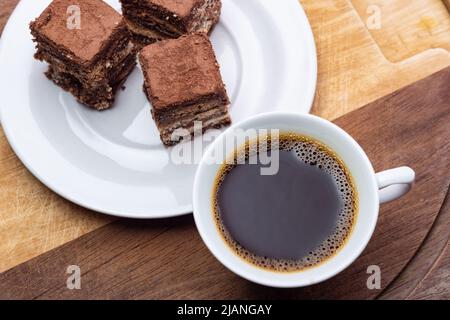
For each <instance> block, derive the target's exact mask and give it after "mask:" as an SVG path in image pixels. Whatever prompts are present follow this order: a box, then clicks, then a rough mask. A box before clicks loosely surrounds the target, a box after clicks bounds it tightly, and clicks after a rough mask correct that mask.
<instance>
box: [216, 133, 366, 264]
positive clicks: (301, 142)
mask: <svg viewBox="0 0 450 320" xmlns="http://www.w3.org/2000/svg"><path fill="white" fill-rule="evenodd" d="M257 145H258V144H257V142H255V143H254V145H252V143H250V144H248V145H246V147H243V148H241V149H240V150H239V151H238V152H237V153H236V154H235V156H234V160H235V161H234V164H225V165H224V166H223V167H222V169H221V171H220V172H219V174H218V176H217V179H216V187H215V190H214V193H213V197H214V213H215V218H216V222H217V226H218V228H219V230H220V232H221V234H222V236H223V237H224V239H225V241H226V242H227V243H228V245H229V246H230V247H231V248H232V249H233V250H234V251H235V252H236V253H237V254H238V255H239V256H240V257H242V258H244V259H245V260H247V261H249V262H251V263H253V264H255V265H257V266H259V267H262V268H266V269H270V270H274V271H283V272H291V271H298V270H302V269H305V268H308V267H312V266H315V265H317V264H319V263H321V262H323V261H324V260H326V259H328V258H329V257H331V256H332V255H334V254H335V253H336V252H337V251H338V250H339V249H340V248H341V247H342V246H343V244H344V243H345V241H346V239H347V238H348V236H349V234H350V232H351V230H352V227H353V224H354V221H355V218H356V211H357V201H356V199H357V197H356V190H355V187H354V185H353V182H352V178H351V176H350V175H349V173H348V170H347V169H346V168H345V166H344V164H343V162H342V161H341V160H340V159H339V158H338V157H337V156H336V155H335V153H333V152H332V151H331V150H330V149H329V148H328V147H326V146H324V145H323V144H321V143H319V142H317V141H315V140H312V139H310V138H308V137H304V136H300V135H297V134H293V133H282V134H281V135H280V138H279V144H278V146H277V147H276V148H275V149H274V150H271V151H270V152H279V170H278V173H277V174H275V175H261V170H260V169H261V167H264V165H262V164H261V163H260V162H259V161H258V160H257V159H258V158H259V154H258V147H257ZM255 157H256V158H255ZM242 158H244V159H246V160H247V161H246V164H236V163H242V162H238V160H239V159H241V160H242ZM250 160H253V161H254V162H251V161H250ZM248 163H257V164H248Z"/></svg>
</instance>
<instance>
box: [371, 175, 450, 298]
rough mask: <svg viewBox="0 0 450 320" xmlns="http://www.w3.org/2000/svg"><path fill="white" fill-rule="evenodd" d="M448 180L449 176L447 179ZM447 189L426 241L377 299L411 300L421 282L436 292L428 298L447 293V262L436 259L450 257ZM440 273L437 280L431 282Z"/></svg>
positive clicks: (449, 268)
mask: <svg viewBox="0 0 450 320" xmlns="http://www.w3.org/2000/svg"><path fill="white" fill-rule="evenodd" d="M449 179H450V178H449ZM449 239H450V190H449V191H448V192H447V196H446V198H445V201H444V204H443V205H442V208H441V209H440V212H439V215H438V217H437V218H436V220H435V221H434V224H433V227H432V229H431V230H430V232H429V233H428V235H427V237H426V239H425V241H424V242H423V244H422V245H421V246H420V248H419V250H418V251H417V253H416V254H415V255H414V257H413V259H411V261H410V262H409V264H408V265H407V266H406V268H405V269H404V270H402V272H401V273H400V274H399V275H398V276H397V278H396V279H395V280H394V281H393V282H392V283H391V284H390V285H389V286H388V287H387V288H386V290H385V291H384V292H383V293H382V294H381V295H380V296H379V298H380V299H413V298H414V297H416V296H417V293H418V292H420V289H419V288H420V287H422V286H423V284H424V283H426V284H427V285H428V288H427V290H434V292H435V293H436V294H435V295H430V296H429V297H430V298H434V299H442V296H443V295H445V294H450V279H449V277H448V275H449V274H450V264H447V265H446V266H444V265H441V264H440V263H439V261H446V260H448V259H449V257H448V256H450V250H449V248H448V246H449ZM443 268H446V271H445V272H446V274H440V270H442V269H443ZM436 271H439V272H437V273H438V274H439V281H435V282H430V281H428V280H427V279H429V278H431V279H433V278H434V277H436V276H437V275H436V274H435V272H436ZM436 287H439V289H437V288H436Z"/></svg>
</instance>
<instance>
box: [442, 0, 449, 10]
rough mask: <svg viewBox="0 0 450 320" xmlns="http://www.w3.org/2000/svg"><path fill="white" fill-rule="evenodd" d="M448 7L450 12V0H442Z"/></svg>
mask: <svg viewBox="0 0 450 320" xmlns="http://www.w3.org/2000/svg"><path fill="white" fill-rule="evenodd" d="M442 1H443V2H444V4H445V6H446V7H447V10H448V12H450V0H442Z"/></svg>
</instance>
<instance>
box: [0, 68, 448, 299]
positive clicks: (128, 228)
mask: <svg viewBox="0 0 450 320" xmlns="http://www.w3.org/2000/svg"><path fill="white" fill-rule="evenodd" d="M449 85H450V68H447V69H445V70H443V71H441V72H439V73H437V74H434V75H432V76H431V77H429V78H427V79H424V80H422V81H419V82H416V83H414V84H413V85H411V86H408V87H406V88H404V89H402V90H399V91H396V92H394V93H392V94H390V95H388V96H386V97H384V98H382V99H380V100H377V101H375V102H373V103H370V104H369V105H367V106H365V107H364V108H361V109H359V110H357V111H353V112H351V113H349V114H347V115H345V116H343V117H341V118H339V119H337V120H336V121H335V123H336V124H338V125H339V126H341V127H342V128H344V129H345V130H347V131H348V132H349V133H350V134H351V135H352V136H353V137H355V139H356V140H357V141H358V142H359V143H360V144H361V146H362V147H363V148H364V149H365V150H366V152H367V154H368V156H369V158H370V159H371V160H372V162H373V164H374V167H375V170H376V171H380V170H383V169H388V168H393V167H397V166H401V165H409V166H411V167H412V168H414V170H415V171H416V175H417V180H416V183H415V185H414V186H413V189H412V190H411V191H410V193H408V194H407V195H406V196H405V197H403V198H401V199H400V200H396V201H394V202H391V203H389V204H386V205H383V206H382V207H381V211H380V218H379V223H378V226H377V228H376V231H375V234H374V236H373V238H372V241H371V242H370V244H369V246H368V247H367V248H366V250H365V251H364V253H363V254H362V256H361V257H360V258H359V259H358V260H357V261H356V262H355V263H354V264H353V265H351V266H350V267H349V268H348V269H347V270H345V271H344V272H342V273H341V274H339V275H338V276H337V277H335V278H333V279H331V280H329V281H326V282H324V283H321V284H318V285H315V286H312V287H308V288H303V289H290V290H279V289H271V288H266V287H262V286H259V285H255V284H252V283H250V282H248V281H246V280H243V279H241V278H239V277H238V276H236V275H234V274H233V273H231V272H230V271H228V270H226V269H225V268H224V267H223V266H222V265H221V264H220V263H219V262H218V261H217V260H216V259H215V258H214V257H213V256H212V255H211V254H210V253H209V252H208V250H207V248H206V247H205V245H204V244H203V242H202V241H201V239H200V237H199V235H198V233H197V230H196V228H195V225H194V223H193V219H192V217H191V216H187V217H182V218H178V219H166V220H158V221H146V222H142V221H130V220H119V221H117V222H114V223H112V224H109V225H107V226H105V227H102V228H100V229H98V230H96V231H94V232H92V233H90V234H88V235H85V236H83V237H81V238H79V239H77V240H75V241H72V242H70V243H68V244H67V245H64V246H62V247H59V248H58V249H55V250H53V251H50V252H48V253H46V254H43V255H41V256H40V257H38V258H36V259H33V260H30V261H28V262H27V263H25V264H22V265H20V266H18V267H16V268H14V269H12V270H10V271H7V272H5V273H3V274H1V275H0V298H30V299H35V298H38V299H53V298H57V299H59V298H76V299H79V298H83V299H85V298H89V299H95V298H97V299H98V298H113V299H121V298H132V299H137V298H139V299H155V298H158V299H174V298H175V299H178V298H181V299H266V298H295V299H297V298H326V299H330V298H336V299H346V298H355V299H356V298H358V299H364V298H375V297H383V294H385V295H386V296H388V295H390V296H391V297H398V296H399V295H400V296H401V295H406V297H426V295H427V292H426V289H427V288H428V289H429V288H430V287H428V286H426V283H427V282H431V283H433V282H434V281H437V280H436V279H440V280H439V281H442V277H441V276H442V273H443V274H444V276H445V277H449V276H450V275H449V272H450V270H449V266H448V264H447V263H448V257H449V256H450V255H444V257H445V259H444V260H443V261H442V262H440V260H439V259H436V256H439V255H440V254H441V253H442V252H444V253H445V250H448V249H449V248H448V241H449V239H450V228H448V226H449V223H450V204H449V203H444V200H445V198H446V194H447V190H448V187H449V182H450V125H449V123H450V90H449ZM360 214H364V212H361V213H360ZM436 228H438V230H436ZM430 230H432V232H430ZM427 235H428V238H427V241H425V242H424V239H426V237H427ZM429 241H431V243H430V242H429ZM424 244H426V245H427V246H429V245H430V244H432V246H433V250H432V251H430V252H428V255H429V256H428V257H429V259H428V260H427V259H425V260H421V263H420V265H419V266H416V267H415V268H416V270H415V271H416V272H417V271H418V270H421V269H422V270H425V269H426V270H430V266H429V265H428V264H433V263H435V261H437V265H435V268H436V267H437V268H438V269H437V270H435V271H437V272H435V273H433V275H432V276H431V277H429V276H428V275H425V276H423V277H420V278H417V277H416V278H414V279H409V280H410V281H412V287H410V288H409V289H408V290H406V289H405V290H401V293H398V292H397V293H396V290H393V289H392V287H393V286H394V284H393V283H395V281H394V280H395V279H396V278H397V277H399V278H402V277H403V278H405V277H406V279H407V278H408V274H407V273H405V272H406V270H408V263H409V262H410V261H411V259H412V258H413V257H414V256H415V255H416V256H417V254H420V252H422V251H423V250H425V249H426V248H424ZM449 253H450V252H449ZM72 264H75V265H78V266H80V268H81V272H82V276H81V279H82V280H81V281H82V289H81V290H67V288H66V278H67V274H66V272H65V271H66V268H67V266H69V265H72ZM371 265H376V266H379V267H380V269H381V279H382V281H381V286H382V287H381V289H380V290H369V289H368V288H367V286H366V281H367V278H368V276H369V275H368V274H367V269H368V267H369V266H371ZM432 269H433V268H432ZM437 276H439V277H437ZM414 281H416V283H414ZM419 282H420V283H419ZM18 284H20V285H19V286H18ZM448 284H449V283H447V285H448ZM396 285H397V284H396ZM403 285H404V284H403ZM408 285H409V282H408ZM397 286H402V284H401V283H400V284H399V285H397ZM421 286H424V287H425V290H418V288H419V289H420V287H421ZM25 288H26V290H25ZM433 288H436V287H433ZM444 289H446V291H443V293H442V295H441V296H438V297H441V298H449V297H450V290H448V289H449V288H448V287H446V288H444ZM433 297H437V296H436V295H434V296H433Z"/></svg>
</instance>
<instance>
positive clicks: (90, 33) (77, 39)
mask: <svg viewBox="0 0 450 320" xmlns="http://www.w3.org/2000/svg"><path fill="white" fill-rule="evenodd" d="M30 29H31V34H32V35H33V37H34V39H33V41H34V42H36V49H37V51H36V54H35V58H36V59H38V60H41V61H46V62H47V63H48V64H49V69H48V71H47V72H46V75H47V77H48V78H49V79H50V80H52V81H53V82H54V83H56V84H57V85H59V86H60V87H62V88H63V89H64V90H67V91H69V92H70V93H72V94H73V95H74V96H75V97H76V98H77V100H78V101H79V102H81V103H83V104H85V105H87V106H90V107H93V108H95V109H98V110H102V109H107V108H109V107H111V106H112V104H113V103H114V98H115V93H116V91H117V90H118V88H120V87H121V85H122V83H123V82H124V81H125V80H126V78H127V76H128V75H129V73H130V72H131V71H132V70H133V68H134V66H135V65H136V53H137V47H136V46H135V45H134V44H133V43H132V41H131V35H130V32H129V31H128V28H127V26H126V23H125V21H124V19H123V17H122V16H121V15H120V14H119V13H117V12H116V11H115V10H114V9H113V8H111V7H110V6H109V5H108V4H106V3H105V2H103V1H102V0H54V1H53V2H52V3H51V4H50V5H49V6H48V7H47V8H46V9H45V10H44V12H42V14H41V15H40V16H39V17H38V18H37V19H36V20H35V21H33V22H31V23H30Z"/></svg>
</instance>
